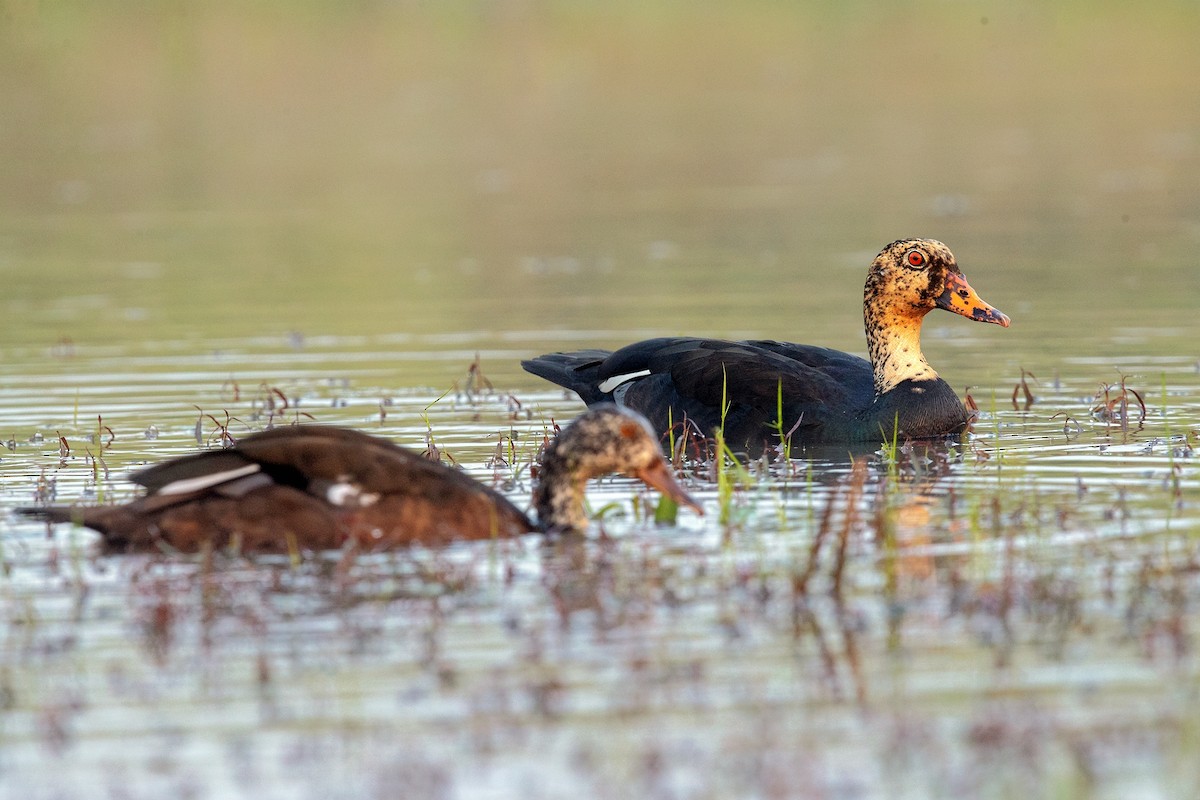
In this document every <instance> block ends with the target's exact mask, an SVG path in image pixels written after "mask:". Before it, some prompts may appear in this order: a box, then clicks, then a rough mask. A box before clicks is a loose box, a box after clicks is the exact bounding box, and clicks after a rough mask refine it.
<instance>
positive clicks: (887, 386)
mask: <svg viewBox="0 0 1200 800" xmlns="http://www.w3.org/2000/svg"><path fill="white" fill-rule="evenodd" d="M914 250H918V251H919V252H920V253H921V254H923V255H924V257H925V258H926V259H927V260H928V263H927V264H926V265H925V266H924V267H921V268H912V269H910V268H907V267H905V266H904V263H903V261H904V259H905V257H906V253H911V252H913V251H914ZM948 271H953V272H957V271H958V268H957V266H956V265H955V263H954V254H953V253H951V252H950V250H949V248H947V247H946V245H944V244H942V243H941V242H938V241H935V240H933V239H905V240H900V241H895V242H892V243H891V244H889V245H888V246H887V247H885V248H884V249H883V251H882V252H880V254H879V255H878V256H876V258H875V261H874V262H873V263H872V264H871V269H870V271H868V273H867V283H866V286H865V288H864V289H863V322H864V327H865V328H866V332H867V351H868V353H869V354H870V358H871V367H872V370H873V373H874V376H873V377H874V383H875V396H876V397H879V396H880V395H883V394H884V393H886V392H888V391H890V390H892V389H894V388H896V387H897V386H898V385H900V384H901V383H903V382H904V381H906V380H913V381H931V380H936V379H937V377H938V374H937V372H935V371H934V369H933V367H931V366H929V362H928V361H926V360H925V354H924V353H922V352H921V321H922V320H923V319H924V318H925V315H926V314H927V313H928V312H929V311H930V310H931V309H933V308H934V307H935V301H936V298H937V296H938V295H939V294H940V293H941V291H942V288H943V285H944V275H945V274H946V273H947V272H948Z"/></svg>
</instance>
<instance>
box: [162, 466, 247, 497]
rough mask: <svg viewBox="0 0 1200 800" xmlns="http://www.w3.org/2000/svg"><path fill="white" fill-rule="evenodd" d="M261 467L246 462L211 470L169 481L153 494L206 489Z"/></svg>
mask: <svg viewBox="0 0 1200 800" xmlns="http://www.w3.org/2000/svg"><path fill="white" fill-rule="evenodd" d="M260 469H261V467H259V465H258V464H247V465H245V466H244V467H238V468H237V469H227V470H225V471H224V472H213V473H211V474H209V475H197V476H196V477H194V478H181V479H180V480H177V481H171V482H170V483H168V484H166V485H165V486H163V487H162V488H161V489H159V490H158V491H157V492H155V494H188V493H189V492H198V491H200V490H201V489H208V488H210V487H213V486H219V485H221V484H222V483H228V482H230V481H233V480H237V479H238V478H244V477H246V476H247V475H253V474H254V473H256V472H258V471H259V470H260Z"/></svg>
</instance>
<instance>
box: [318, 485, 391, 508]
mask: <svg viewBox="0 0 1200 800" xmlns="http://www.w3.org/2000/svg"><path fill="white" fill-rule="evenodd" d="M325 499H326V500H328V501H329V502H330V503H331V504H332V505H335V506H342V507H346V506H353V507H355V508H362V507H364V506H370V505H374V504H375V503H377V502H379V493H378V492H364V491H363V490H362V487H361V486H359V485H358V484H357V483H350V482H349V481H348V480H345V479H343V480H341V481H338V482H337V483H331V484H329V486H328V487H326V489H325Z"/></svg>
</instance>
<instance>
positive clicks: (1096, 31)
mask: <svg viewBox="0 0 1200 800" xmlns="http://www.w3.org/2000/svg"><path fill="white" fill-rule="evenodd" d="M0 9H2V21H0V151H2V152H3V154H4V156H3V158H2V159H0V282H2V286H3V291H2V292H0V304H2V305H0V308H2V309H3V314H2V315H0V320H2V321H0V353H4V352H5V351H7V355H6V356H5V360H7V361H8V362H9V364H10V366H11V365H12V362H13V361H14V360H21V359H30V360H36V358H37V357H38V356H39V354H41V353H43V352H46V351H45V350H43V349H42V348H49V347H51V346H53V344H54V343H55V342H58V341H61V340H63V339H69V340H70V341H71V342H73V344H74V346H76V347H81V348H86V347H88V346H92V345H94V346H101V345H105V346H116V347H118V348H121V347H139V346H145V345H146V343H153V342H162V341H171V342H175V343H176V344H177V345H178V344H179V343H181V342H182V343H183V345H182V346H184V347H185V348H187V347H194V348H195V350H196V351H197V352H203V351H204V349H205V348H206V347H208V346H210V343H211V342H212V341H213V340H215V339H222V340H225V341H228V340H230V339H233V340H237V339H238V338H240V337H259V336H268V337H283V336H286V335H287V334H288V333H289V332H299V333H302V334H304V335H305V336H308V337H319V336H332V337H345V336H365V337H375V336H390V335H395V334H397V333H399V334H414V335H418V336H437V335H440V334H447V335H452V336H463V337H464V339H463V341H465V342H466V344H467V346H468V347H470V346H481V345H485V344H486V343H487V342H488V341H489V340H490V339H494V338H498V337H508V340H509V341H510V342H511V341H515V342H516V343H517V344H516V345H515V347H516V349H517V350H518V351H521V352H524V351H526V350H527V351H528V353H529V354H532V353H535V352H540V351H542V350H544V349H552V348H557V347H560V346H567V347H570V346H575V345H576V344H578V342H577V341H574V340H573V339H579V340H580V341H583V340H586V341H587V342H588V343H597V344H620V343H621V342H623V341H628V340H629V339H630V338H632V337H634V336H638V335H641V334H643V333H646V332H665V333H677V332H689V333H708V334H714V335H735V336H736V335H756V336H773V337H777V338H788V339H795V340H801V341H812V342H820V343H825V344H830V345H834V346H838V347H844V348H847V349H852V350H856V351H861V350H862V332H861V315H860V310H859V303H860V297H861V284H862V278H863V274H864V272H865V268H866V265H867V263H868V262H869V260H870V258H871V256H873V255H874V253H875V252H877V251H878V249H879V248H880V247H881V246H882V245H883V244H884V243H886V242H888V241H891V240H893V239H896V238H900V237H904V236H911V235H920V236H931V237H935V238H939V239H942V240H943V241H946V242H947V243H948V244H950V246H951V247H952V248H953V249H954V250H955V252H956V253H957V254H958V257H959V261H960V264H961V265H962V266H963V268H964V271H965V272H966V274H967V276H968V277H969V278H970V280H971V282H972V283H973V285H974V286H975V288H976V289H977V290H978V291H979V293H980V294H981V295H982V296H983V297H984V298H985V299H986V300H988V301H989V302H991V303H993V304H994V305H997V306H998V307H1000V308H1001V309H1003V310H1004V311H1006V312H1007V313H1009V314H1010V316H1012V317H1013V319H1014V325H1013V328H1012V329H1011V330H1010V331H1007V332H1004V333H1003V334H996V331H995V330H992V329H990V328H987V329H985V328H984V326H970V325H966V324H965V323H964V322H963V321H962V320H957V319H956V320H953V321H951V320H950V319H949V315H942V316H945V317H947V319H945V320H939V321H938V323H937V324H938V325H942V324H943V323H944V327H945V330H946V331H947V332H948V333H947V334H946V335H947V337H948V338H952V339H957V338H959V337H979V338H978V340H972V341H973V343H972V344H971V345H970V348H969V353H965V354H964V356H963V358H964V359H968V360H969V359H976V360H982V361H988V362H991V363H992V364H993V365H994V366H995V373H996V375H1000V374H1003V375H1005V376H1008V375H1010V374H1011V373H1012V372H1013V371H1015V369H1016V365H1017V364H1020V365H1022V366H1025V367H1027V368H1031V369H1049V368H1053V369H1058V368H1059V366H1060V365H1061V363H1062V361H1063V359H1064V358H1066V357H1069V356H1071V355H1073V354H1075V355H1077V354H1085V355H1092V356H1098V357H1103V356H1105V355H1106V354H1109V353H1117V354H1121V353H1125V352H1165V353H1172V354H1177V355H1186V354H1187V353H1188V352H1189V351H1188V348H1189V347H1191V344H1190V343H1191V342H1192V341H1194V339H1195V334H1196V333H1197V325H1198V323H1197V321H1196V316H1197V315H1196V308H1197V305H1198V303H1197V300H1198V298H1200V265H1198V264H1197V259H1196V256H1195V253H1196V251H1197V248H1198V247H1200V80H1197V76H1198V75H1200V47H1198V46H1197V42H1200V6H1198V5H1197V4H1196V3H1193V2H1178V3H1171V2H1158V3H1139V4H1130V3H1116V2H1111V3H1082V2H1075V3H1052V4H1051V3H1042V2H1032V1H1029V2H934V1H932V0H930V1H929V2H912V3H895V4H875V3H861V2H849V3H840V2H839V3H832V2H826V3H810V4H792V3H778V2H766V1H765V0H764V1H762V2H739V3H724V4H721V3H685V2H665V3H649V4H644V3H638V2H609V3H603V4H592V3H583V2H572V1H571V0H559V1H553V2H520V1H518V0H512V1H511V2H510V1H506V0H495V1H494V2H440V3H418V2H387V3H385V2H358V3H350V2H341V3H332V2H330V3H318V2H308V3H287V4H282V3H269V2H249V3H232V2H225V3H201V2H196V3H192V2H182V1H180V2H125V3H119V2H118V3H94V2H55V3H41V2H3V3H0ZM1145 330H1150V331H1151V333H1149V334H1145ZM1137 331H1142V333H1141V334H1138V333H1137ZM1131 332H1132V333H1131ZM1131 336H1132V339H1134V340H1136V341H1135V342H1134V343H1133V344H1130V339H1131ZM280 341H281V342H282V341H283V340H282V338H281V339H280ZM1130 347H1132V348H1133V349H1132V350H1129V348H1130ZM22 348H25V349H22ZM1123 348H1124V349H1123ZM947 357H948V356H942V358H943V359H945V358H947ZM934 360H935V364H937V363H939V362H938V361H937V360H936V359H934ZM461 367H462V364H461V363H457V362H456V363H455V364H454V365H453V366H451V365H446V366H445V367H444V374H443V372H442V371H440V370H442V369H443V368H438V367H429V366H425V367H422V368H421V369H417V370H415V371H412V372H404V371H401V372H399V373H398V374H397V376H396V380H397V381H399V382H405V381H413V382H422V383H432V384H435V385H437V384H439V383H440V382H442V381H443V379H444V377H445V375H449V374H451V373H453V374H458V373H460V372H461ZM494 369H495V370H499V373H500V375H501V377H503V378H504V379H505V380H508V381H516V382H522V381H526V380H527V381H528V385H531V386H532V385H536V384H537V381H536V379H533V378H531V377H529V378H526V377H524V376H521V373H520V372H519V370H518V369H517V368H516V366H515V362H507V363H505V364H502V365H496V366H495V367H494ZM972 377H974V376H972ZM988 377H992V375H991V373H988Z"/></svg>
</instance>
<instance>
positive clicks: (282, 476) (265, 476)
mask: <svg viewBox="0 0 1200 800" xmlns="http://www.w3.org/2000/svg"><path fill="white" fill-rule="evenodd" d="M609 472H624V473H626V474H629V475H631V476H633V477H636V478H638V479H640V480H642V481H643V482H645V483H646V484H647V485H649V486H653V487H654V488H656V489H659V490H660V491H662V492H664V493H667V494H670V495H671V496H672V497H673V498H674V499H675V500H676V501H677V502H679V503H682V504H685V505H689V506H691V507H692V508H695V509H696V510H697V511H699V510H700V507H699V506H698V505H697V504H696V503H695V501H694V500H692V498H691V497H689V496H688V495H687V493H686V492H685V491H683V488H682V487H680V486H679V484H678V483H677V482H676V480H675V478H674V476H673V475H672V474H671V472H670V470H669V468H668V465H667V464H666V462H665V461H664V460H663V457H662V452H661V451H660V450H659V447H658V440H657V438H656V437H655V436H654V434H653V433H652V432H651V431H650V430H649V426H648V425H647V423H646V421H645V420H644V419H642V418H641V417H639V416H637V415H636V414H635V413H633V412H630V411H629V410H628V409H619V408H617V407H616V406H611V405H610V406H600V407H597V408H594V409H590V410H589V411H588V412H587V413H585V414H583V415H581V416H580V417H579V418H578V419H577V420H575V421H574V422H573V423H572V424H571V425H569V426H567V427H566V428H565V429H563V431H562V432H561V433H560V434H559V435H558V436H556V437H555V439H554V440H553V441H552V442H551V444H550V446H549V447H547V448H546V454H545V459H544V460H543V463H542V479H541V481H540V483H539V484H538V487H537V492H536V495H535V500H536V506H537V509H538V522H537V523H536V524H535V523H534V522H533V521H532V520H531V519H530V518H529V517H527V516H526V515H525V514H524V513H523V512H522V511H521V510H520V509H518V508H517V507H516V506H514V505H513V504H512V503H510V502H509V501H508V500H507V499H505V497H504V496H503V495H501V494H499V493H498V492H495V491H493V490H492V489H489V488H488V487H486V486H483V485H482V484H480V483H478V482H477V481H475V480H473V479H472V478H470V477H469V476H467V475H465V474H464V473H462V472H459V471H458V470H454V469H449V468H447V467H444V466H442V465H441V464H436V463H434V462H432V461H429V460H427V459H425V458H424V457H423V456H420V455H418V454H416V453H413V452H411V451H409V450H405V449H404V448H402V447H399V446H397V445H394V444H392V443H391V442H388V441H386V440H384V439H379V438H377V437H375V436H370V435H368V434H365V433H360V432H359V431H355V430H351V429H348V428H335V427H326V426H320V425H303V426H289V427H283V428H275V429H273V430H269V431H263V432H261V433H256V434H252V435H250V436H247V437H245V438H244V439H242V440H241V441H239V442H238V443H237V444H236V446H234V447H232V448H229V449H226V450H210V451H205V452H202V453H196V454H194V455H189V456H184V457H182V458H177V459H174V460H171V461H166V462H163V463H162V464H158V465H155V466H153V467H150V468H148V469H145V470H142V471H141V472H138V473H135V474H134V475H132V476H131V480H132V481H133V482H134V483H137V484H140V485H141V486H144V487H145V488H146V490H147V494H146V495H145V496H144V497H141V498H138V499H137V500H134V501H132V502H130V503H127V504H125V505H121V506H91V507H70V506H56V507H49V508H22V509H17V511H18V512H19V513H21V514H24V515H26V516H31V517H36V518H39V519H44V520H47V521H49V522H75V523H78V524H81V525H86V526H87V527H89V528H93V529H95V530H97V531H99V532H100V533H101V534H102V535H103V537H104V542H105V545H106V547H107V548H108V549H109V550H110V551H112V550H115V551H137V550H155V549H165V550H179V551H183V552H196V551H200V550H203V549H205V548H210V547H211V548H215V549H226V548H229V549H232V550H235V551H238V552H241V553H247V554H250V553H289V552H290V553H296V552H299V551H302V550H314V551H315V550H329V549H335V548H339V547H342V546H343V545H345V544H346V543H347V542H352V543H353V544H354V545H355V546H356V547H357V548H358V549H362V550H371V549H378V548H386V547H401V546H406V545H412V544H423V545H430V546H437V545H443V544H447V543H449V542H452V541H458V540H471V539H476V540H478V539H496V538H509V537H513V536H519V535H521V534H524V533H529V532H531V531H534V530H545V531H548V532H566V531H571V530H580V529H582V528H584V527H586V526H587V523H588V520H587V516H586V514H585V513H584V511H583V494H584V486H585V484H586V483H587V480H588V479H589V478H593V477H596V476H598V475H602V474H606V473H609Z"/></svg>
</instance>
